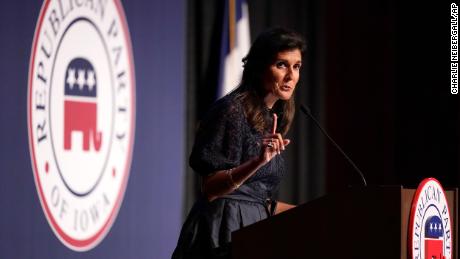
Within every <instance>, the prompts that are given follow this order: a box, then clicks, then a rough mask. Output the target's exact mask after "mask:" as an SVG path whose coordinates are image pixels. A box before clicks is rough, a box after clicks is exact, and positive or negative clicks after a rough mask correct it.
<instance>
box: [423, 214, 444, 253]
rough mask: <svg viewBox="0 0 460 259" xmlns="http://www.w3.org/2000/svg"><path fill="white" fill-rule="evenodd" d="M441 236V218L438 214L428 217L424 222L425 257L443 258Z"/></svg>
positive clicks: (442, 235)
mask: <svg viewBox="0 0 460 259" xmlns="http://www.w3.org/2000/svg"><path fill="white" fill-rule="evenodd" d="M443 237H444V230H443V227H442V222H441V219H440V218H439V217H438V216H431V217H429V218H428V220H427V221H426V223H425V258H445V257H444V252H443V247H444V243H443Z"/></svg>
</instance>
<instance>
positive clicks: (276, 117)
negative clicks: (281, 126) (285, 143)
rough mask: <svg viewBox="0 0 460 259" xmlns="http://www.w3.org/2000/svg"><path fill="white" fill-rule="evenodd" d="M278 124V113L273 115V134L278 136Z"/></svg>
mask: <svg viewBox="0 0 460 259" xmlns="http://www.w3.org/2000/svg"><path fill="white" fill-rule="evenodd" d="M277 123H278V116H277V115H276V113H273V130H272V133H273V134H276V126H277V125H276V124H277Z"/></svg>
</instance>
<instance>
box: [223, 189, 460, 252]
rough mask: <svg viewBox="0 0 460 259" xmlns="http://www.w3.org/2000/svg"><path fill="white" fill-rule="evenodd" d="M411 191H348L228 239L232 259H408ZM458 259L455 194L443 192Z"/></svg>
mask: <svg viewBox="0 0 460 259" xmlns="http://www.w3.org/2000/svg"><path fill="white" fill-rule="evenodd" d="M415 191H416V190H415V189H405V188H402V187H400V186H389V187H361V188H350V189H347V190H345V191H343V192H341V193H335V194H329V195H326V196H324V197H321V198H318V199H316V200H313V201H311V202H308V203H306V204H303V205H300V206H297V207H296V208H294V209H291V210H289V211H286V212H283V213H280V214H278V215H275V216H273V217H270V218H268V219H265V220H262V221H260V222H257V223H255V224H253V225H250V226H247V227H245V228H242V229H240V230H238V231H235V232H234V233H233V234H232V258H234V259H246V258H247V259H249V258H250V259H257V258H264V259H267V258H289V259H293V258H322V259H329V258H331V259H332V258H353V259H359V258H366V259H375V258H387V259H395V258H408V248H407V240H408V232H409V216H410V210H411V203H412V199H413V196H414V194H415ZM445 193H446V198H447V200H448V204H449V209H450V215H451V218H452V230H453V243H452V246H453V257H452V258H457V257H458V241H457V240H458V204H459V202H458V189H453V190H446V192H445Z"/></svg>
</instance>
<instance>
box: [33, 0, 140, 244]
mask: <svg viewBox="0 0 460 259" xmlns="http://www.w3.org/2000/svg"><path fill="white" fill-rule="evenodd" d="M50 1H51V0H46V1H45V2H44V3H43V5H42V8H41V10H40V16H39V19H38V23H37V25H36V27H35V32H34V39H33V44H32V53H31V54H32V55H31V58H30V62H29V82H28V98H27V99H28V100H27V106H28V108H27V111H28V113H27V124H28V130H29V132H28V133H29V150H30V153H31V162H32V167H33V171H34V179H35V186H36V188H37V192H38V194H39V195H38V196H39V198H40V203H41V205H42V208H43V211H44V212H45V215H46V218H47V219H48V222H49V223H50V225H51V227H52V229H53V231H54V232H55V233H56V234H57V236H58V237H59V239H60V240H62V241H63V243H64V244H66V245H68V246H69V247H70V248H74V249H76V250H77V251H87V250H89V249H91V248H93V247H95V246H96V245H97V244H98V243H99V242H100V241H102V239H103V238H104V237H105V235H106V234H107V233H108V231H109V230H110V228H111V226H112V224H113V222H114V221H115V218H116V216H117V214H118V211H119V209H120V207H121V203H122V201H123V197H124V194H125V192H126V186H127V183H128V179H129V174H130V167H131V162H132V153H133V148H134V135H135V132H134V130H135V127H134V126H135V122H136V118H135V114H136V103H135V101H136V96H135V94H136V90H135V89H136V84H135V83H136V82H135V71H134V58H133V51H132V44H131V36H130V33H129V29H128V23H127V20H126V15H125V12H124V10H123V7H122V5H121V2H120V0H113V1H114V2H115V6H116V8H117V11H118V15H119V17H120V21H121V24H122V27H123V32H124V33H125V41H126V46H127V50H128V57H129V61H130V66H129V69H130V73H131V78H130V79H131V85H132V95H131V96H132V98H131V103H132V109H131V136H130V139H129V147H128V156H127V161H126V166H125V177H124V179H123V182H122V185H121V188H120V192H119V193H118V197H117V199H116V202H115V205H114V206H113V208H112V211H111V212H110V216H109V218H108V219H107V221H106V222H105V223H104V225H103V226H102V228H101V229H100V230H99V231H98V232H96V234H94V235H93V236H91V237H90V238H87V239H83V240H79V239H74V238H72V237H71V236H69V235H67V234H66V233H64V231H63V230H62V229H61V228H60V227H59V225H58V224H57V222H56V220H55V219H54V218H53V216H52V214H51V211H50V209H49V208H48V205H47V203H46V201H44V194H43V189H42V186H41V182H40V178H39V176H38V169H37V163H36V159H35V147H34V142H33V130H32V118H31V114H32V113H31V112H32V110H31V109H32V107H31V103H32V94H31V90H32V81H33V80H32V76H33V74H34V61H35V53H36V51H37V40H38V33H39V32H40V29H41V27H42V24H43V19H44V14H45V13H46V10H47V9H48V6H49V3H50Z"/></svg>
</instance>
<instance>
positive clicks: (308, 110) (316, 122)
mask: <svg viewBox="0 0 460 259" xmlns="http://www.w3.org/2000/svg"><path fill="white" fill-rule="evenodd" d="M300 110H301V111H302V112H303V113H305V114H306V115H308V116H309V117H310V118H311V119H312V120H313V121H314V122H315V124H316V126H318V128H319V129H320V130H321V132H323V134H324V135H325V136H326V137H327V138H328V139H329V141H331V142H332V144H334V146H335V147H336V148H337V149H338V150H339V151H340V153H342V155H343V156H344V157H345V158H346V159H347V160H348V162H349V163H350V164H351V165H352V166H353V168H354V169H355V170H356V171H357V172H358V173H359V175H360V176H361V180H362V181H363V183H364V186H365V187H366V186H367V182H366V178H364V174H363V173H362V172H361V170H359V168H358V167H357V166H356V164H355V163H354V162H353V160H351V158H349V157H348V156H347V154H345V152H344V151H343V150H342V148H340V146H339V145H338V144H337V143H335V141H334V140H333V139H332V138H331V137H330V136H329V134H327V132H326V130H324V129H323V127H321V125H320V124H319V122H318V121H317V120H316V119H315V117H314V116H313V114H311V111H310V109H309V108H308V107H306V106H305V105H303V104H301V105H300Z"/></svg>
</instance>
